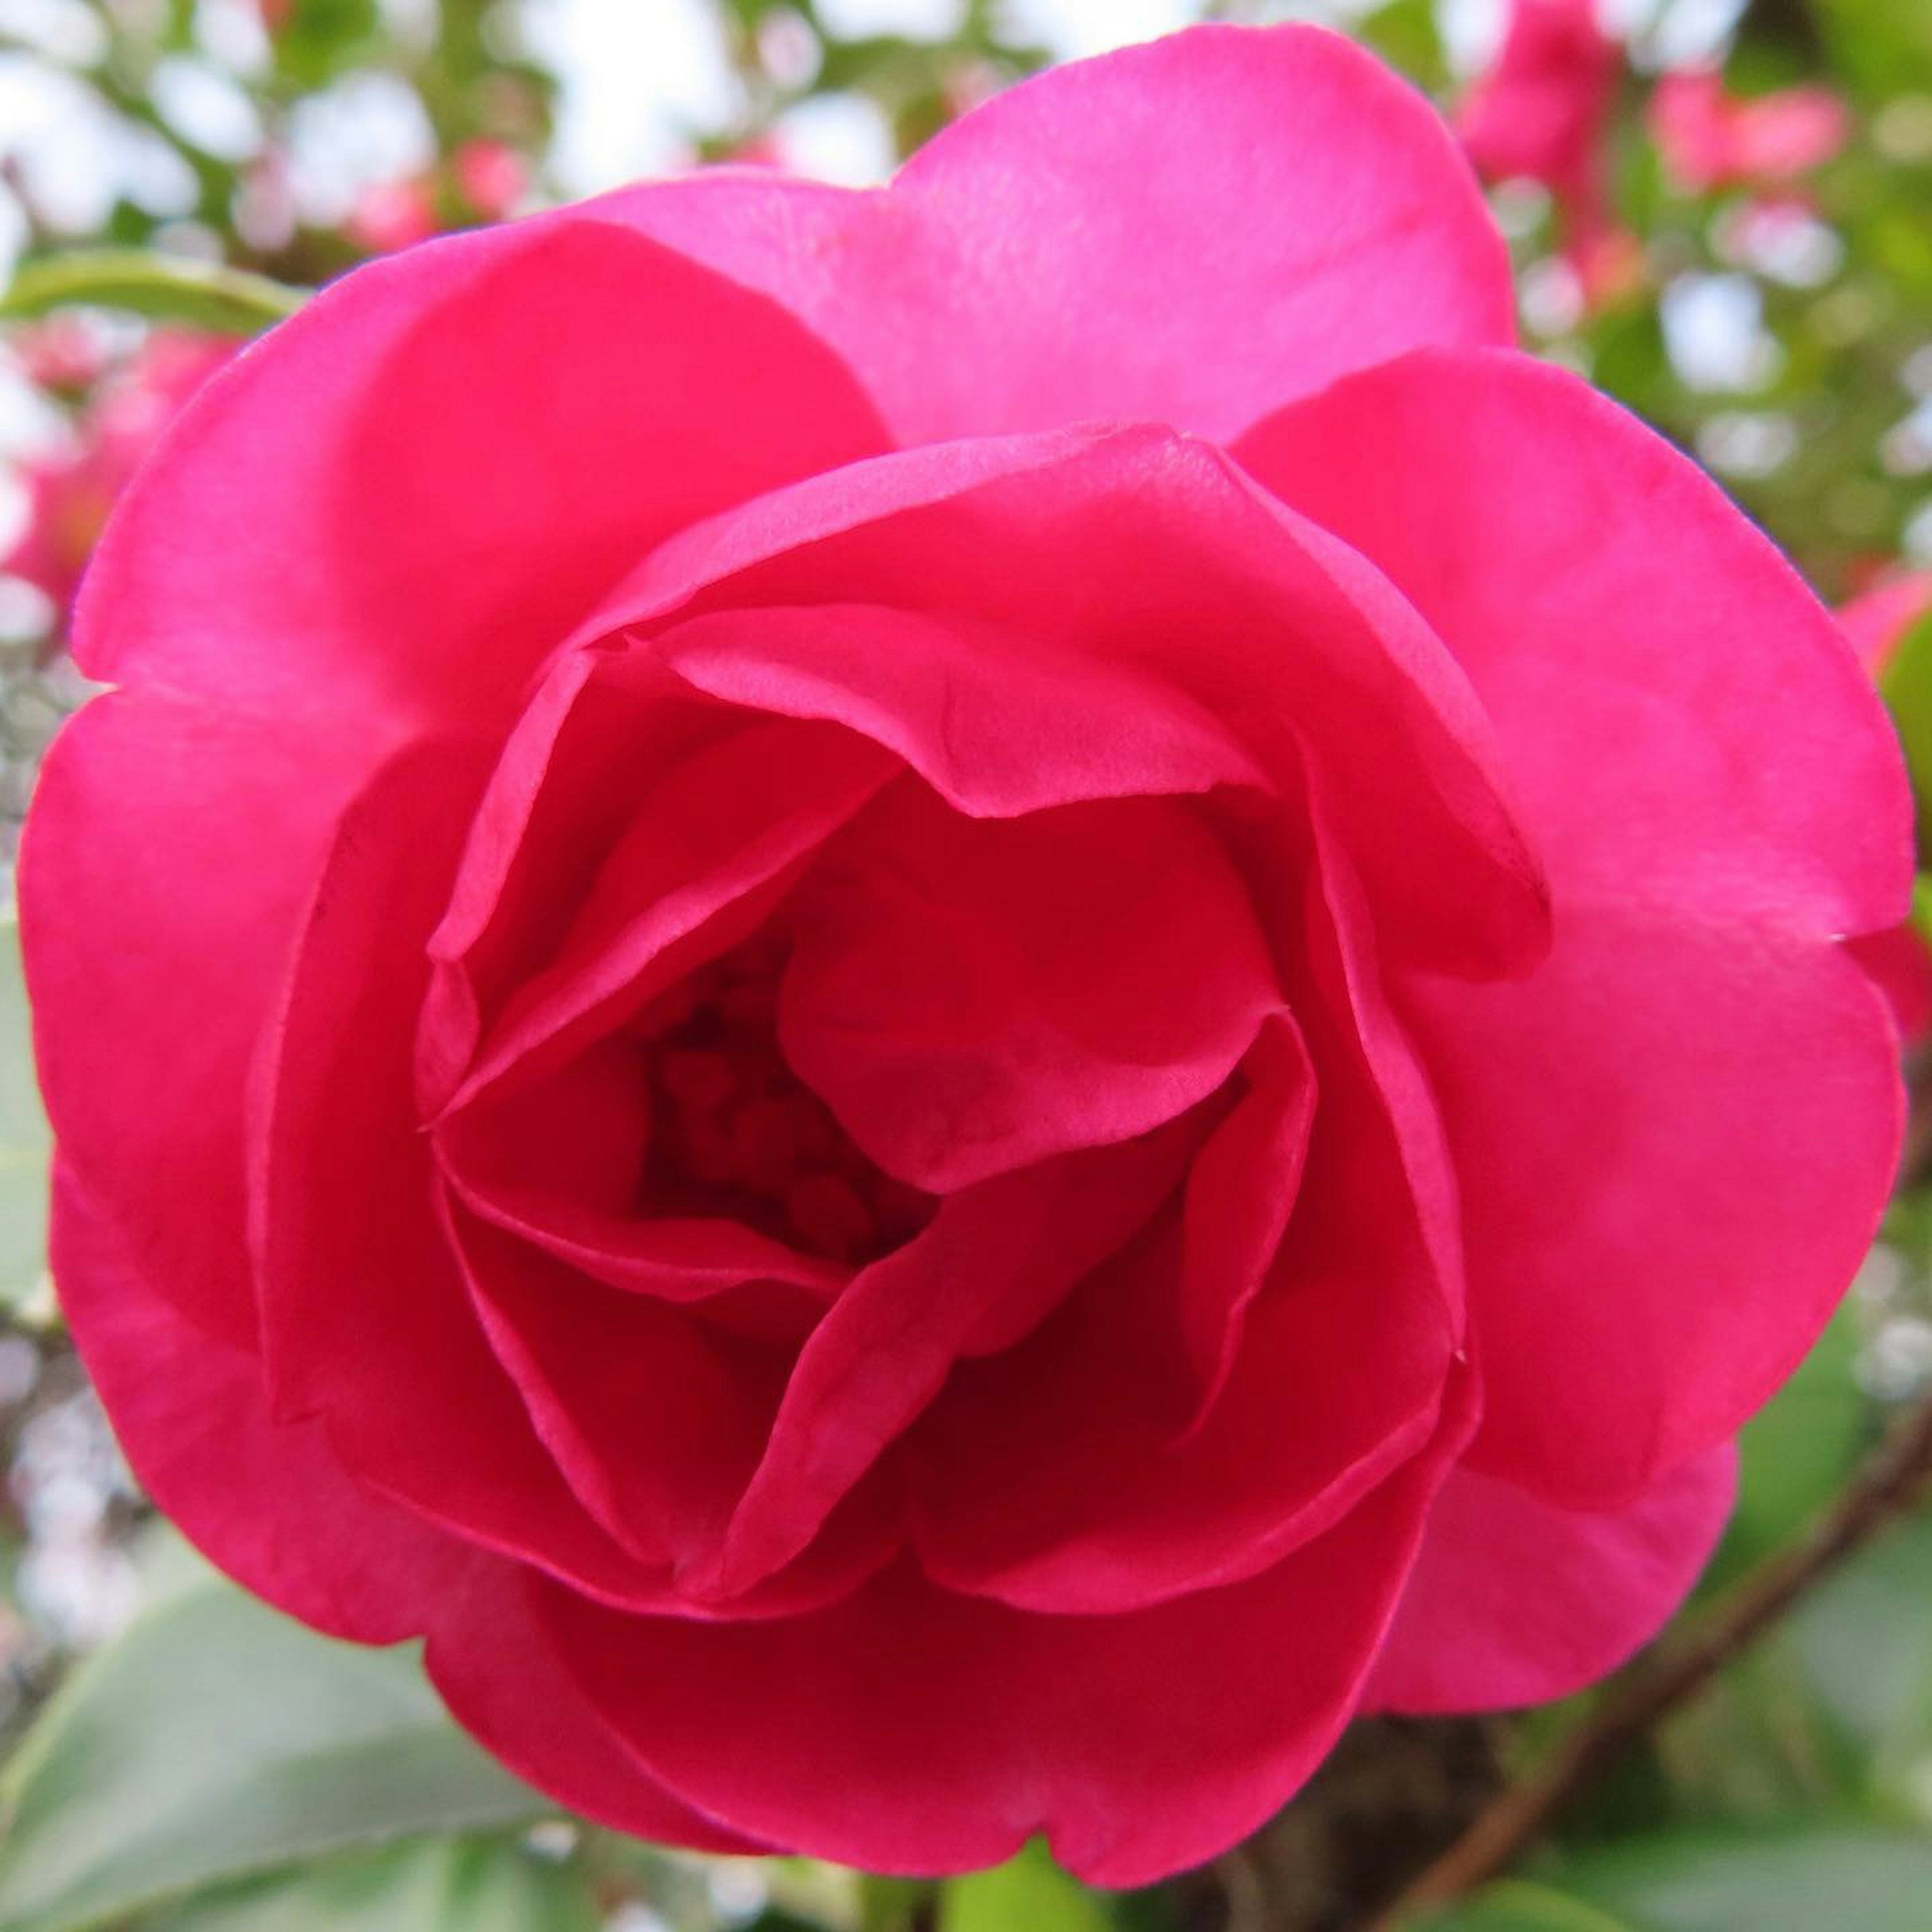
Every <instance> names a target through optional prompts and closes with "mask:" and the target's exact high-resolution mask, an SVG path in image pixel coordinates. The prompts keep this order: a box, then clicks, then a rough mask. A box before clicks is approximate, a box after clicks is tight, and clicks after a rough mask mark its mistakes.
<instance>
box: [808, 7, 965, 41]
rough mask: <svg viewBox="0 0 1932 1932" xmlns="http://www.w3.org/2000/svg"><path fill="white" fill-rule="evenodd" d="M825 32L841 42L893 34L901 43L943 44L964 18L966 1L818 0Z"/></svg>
mask: <svg viewBox="0 0 1932 1932" xmlns="http://www.w3.org/2000/svg"><path fill="white" fill-rule="evenodd" d="M818 17H819V19H820V20H822V21H823V23H825V31H826V32H827V33H828V34H835V35H836V36H837V37H838V38H839V39H840V40H863V39H865V38H868V37H870V36H871V35H872V34H897V35H898V37H900V38H901V39H902V40H948V39H950V37H952V36H953V34H956V33H957V32H958V31H959V28H960V27H961V26H962V23H964V21H965V18H966V3H965V0H818Z"/></svg>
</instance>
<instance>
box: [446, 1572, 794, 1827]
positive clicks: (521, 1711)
mask: <svg viewBox="0 0 1932 1932" xmlns="http://www.w3.org/2000/svg"><path fill="white" fill-rule="evenodd" d="M540 1590H541V1585H540V1584H539V1583H538V1580H537V1579H536V1578H535V1577H532V1575H531V1574H529V1572H528V1571H525V1570H523V1569H521V1568H518V1567H517V1565H514V1564H509V1563H502V1562H495V1563H490V1562H478V1564H477V1565H476V1566H475V1570H474V1571H473V1572H472V1575H471V1577H469V1580H467V1587H466V1588H463V1589H458V1590H453V1591H452V1592H450V1593H449V1595H448V1596H447V1597H446V1598H445V1599H444V1600H443V1602H442V1603H441V1604H440V1605H439V1607H438V1610H437V1616H436V1619H435V1622H434V1628H432V1629H431V1632H430V1638H429V1644H428V1649H427V1651H426V1652H425V1658H424V1661H425V1664H426V1665H427V1666H428V1670H429V1674H430V1678H431V1682H434V1685H436V1688H437V1691H439V1693H440V1694H441V1696H442V1697H443V1702H444V1703H446V1704H447V1705H448V1706H449V1709H450V1711H451V1713H452V1715H453V1716H454V1717H455V1718H456V1720H457V1721H458V1723H459V1724H461V1725H462V1726H463V1727H464V1729H465V1730H468V1731H469V1732H470V1733H472V1736H475V1738H476V1739H478V1742H480V1743H481V1744H482V1745H484V1748H486V1749H487V1750H488V1751H490V1752H492V1753H493V1754H494V1755H495V1756H496V1757H499V1758H501V1759H502V1761H503V1762H504V1763H505V1764H507V1765H508V1766H509V1767H510V1769H511V1770H512V1771H514V1772H516V1773H517V1775H518V1776H519V1777H520V1778H526V1779H527V1780H528V1781H529V1783H531V1784H534V1785H535V1786H536V1787H537V1788H538V1790H542V1791H547V1792H548V1793H550V1795H551V1796H553V1797H554V1798H555V1799H556V1800H557V1802H559V1804H561V1805H565V1806H567V1807H568V1808H569V1809H570V1810H571V1811H574V1812H577V1813H579V1814H580V1815H582V1816H583V1817H586V1818H591V1819H594V1820H595V1821H596V1822H597V1823H598V1824H600V1825H606V1826H609V1827H610V1829H611V1830H613V1831H615V1832H628V1833H630V1834H631V1835H632V1836H634V1837H636V1838H647V1839H649V1840H651V1841H653V1842H654V1843H658V1844H666V1845H682V1846H688V1848H689V1849H691V1850H693V1851H698V1852H727V1853H728V1852H737V1853H745V1852H752V1853H755V1852H764V1851H769V1850H771V1849H774V1847H772V1846H768V1845H764V1844H760V1843H758V1841H757V1840H755V1839H752V1838H745V1836H743V1835H742V1834H741V1833H739V1832H730V1831H727V1830H726V1829H724V1826H721V1825H720V1824H718V1823H717V1822H716V1821H715V1820H713V1819H710V1818H707V1817H705V1816H704V1815H703V1814H702V1813H701V1812H698V1811H693V1810H692V1809H691V1807H690V1806H689V1805H686V1804H685V1803H684V1802H683V1801H682V1799H679V1798H677V1797H675V1796H673V1794H672V1793H670V1792H668V1791H667V1790H665V1789H664V1787H663V1786H662V1785H661V1784H658V1782H657V1781H656V1780H655V1779H654V1778H652V1777H651V1776H650V1775H649V1774H648V1773H647V1772H646V1771H645V1770H644V1769H643V1766H641V1765H640V1764H639V1763H638V1762H637V1759H636V1758H635V1757H634V1756H633V1755H632V1754H631V1752H630V1751H629V1750H628V1749H627V1748H626V1747H625V1744H624V1742H623V1740H622V1739H621V1738H620V1737H619V1736H618V1735H617V1733H616V1732H615V1731H614V1730H613V1729H612V1728H611V1727H610V1725H609V1724H607V1723H606V1722H605V1721H604V1718H602V1717H601V1715H599V1713H598V1709H597V1707H596V1706H595V1704H594V1703H592V1702H591V1701H590V1700H589V1698H587V1697H586V1696H585V1695H584V1694H583V1691H581V1690H580V1688H578V1686H577V1682H576V1680H575V1679H574V1678H572V1676H571V1674H570V1673H569V1672H568V1670H565V1668H564V1666H563V1661H562V1658H560V1657H559V1655H558V1653H557V1649H556V1645H555V1643H553V1642H552V1641H551V1640H550V1635H549V1633H548V1632H547V1631H545V1630H544V1629H543V1628H541V1625H540V1624H539V1623H538V1620H537V1616H536V1613H535V1607H534V1604H533V1599H534V1598H535V1597H536V1596H537V1595H538V1593H539V1592H540ZM506 1656H508V1657H513V1658H514V1659H515V1661H516V1667H515V1668H514V1670H505V1669H504V1668H503V1659H504V1658H505V1657H506Z"/></svg>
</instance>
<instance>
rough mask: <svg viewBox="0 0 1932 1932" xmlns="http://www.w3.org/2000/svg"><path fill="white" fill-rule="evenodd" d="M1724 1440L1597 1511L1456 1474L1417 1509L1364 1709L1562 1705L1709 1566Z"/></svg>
mask: <svg viewBox="0 0 1932 1932" xmlns="http://www.w3.org/2000/svg"><path fill="white" fill-rule="evenodd" d="M1736 1464H1737V1457H1736V1452H1735V1451H1733V1449H1732V1448H1731V1447H1730V1445H1728V1444H1726V1445H1722V1446H1721V1447H1720V1448H1716V1449H1712V1450H1706V1451H1705V1452H1704V1453H1703V1454H1702V1455H1701V1456H1700V1457H1697V1458H1695V1459H1694V1460H1692V1461H1691V1462H1689V1463H1684V1464H1682V1465H1681V1466H1679V1468H1677V1469H1673V1470H1671V1471H1670V1472H1668V1473H1667V1474H1666V1475H1661V1476H1659V1477H1658V1478H1657V1479H1656V1480H1655V1481H1654V1482H1653V1483H1652V1484H1651V1486H1650V1487H1649V1489H1647V1490H1645V1491H1644V1492H1643V1493H1642V1494H1641V1495H1640V1496H1638V1497H1637V1499H1635V1500H1634V1502H1631V1503H1628V1504H1627V1505H1625V1507H1624V1508H1622V1509H1619V1510H1614V1511H1606V1512H1604V1513H1602V1514H1595V1513H1590V1512H1586V1511H1572V1510H1566V1509H1562V1508H1559V1507H1557V1506H1556V1505H1554V1504H1551V1503H1547V1502H1542V1501H1541V1500H1539V1499H1538V1498H1537V1497H1535V1496H1532V1495H1531V1494H1530V1493H1529V1492H1528V1491H1527V1490H1522V1489H1519V1488H1518V1487H1517V1486H1516V1485H1515V1484H1513V1483H1509V1482H1504V1481H1498V1480H1497V1479H1496V1478H1492V1477H1488V1476H1479V1475H1475V1474H1474V1473H1473V1472H1471V1471H1470V1470H1468V1469H1458V1470H1456V1471H1454V1472H1452V1473H1451V1475H1450V1477H1449V1478H1448V1481H1446V1482H1445V1484H1443V1486H1442V1490H1441V1492H1440V1493H1439V1495H1438V1496H1437V1498H1436V1505H1435V1507H1434V1508H1433V1510H1431V1511H1430V1517H1429V1527H1428V1529H1427V1532H1425V1534H1424V1537H1423V1540H1422V1551H1421V1555H1420V1556H1418V1558H1417V1559H1416V1565H1415V1574H1414V1575H1413V1576H1412V1577H1411V1578H1410V1580H1409V1588H1408V1589H1407V1590H1406V1592H1404V1593H1403V1600H1402V1607H1401V1608H1400V1610H1398V1611H1397V1613H1396V1619H1395V1623H1394V1626H1393V1628H1391V1630H1390V1631H1389V1637H1388V1644H1387V1646H1386V1647H1385V1649H1384V1650H1383V1652H1382V1655H1381V1657H1380V1658H1379V1659H1378V1660H1377V1661H1376V1669H1375V1675H1374V1676H1373V1677H1371V1678H1370V1680H1369V1685H1368V1689H1367V1691H1366V1693H1365V1694H1364V1702H1365V1703H1367V1705H1368V1706H1369V1707H1370V1709H1378V1710H1388V1711H1407V1712H1417V1713H1422V1712H1449V1711H1483V1710H1496V1709H1504V1708H1507V1707H1508V1706H1514V1705H1520V1704H1537V1703H1547V1701H1548V1700H1550V1699H1552V1698H1555V1697H1568V1696H1569V1695H1570V1694H1571V1693H1572V1692H1573V1691H1580V1690H1581V1689H1583V1687H1584V1686H1585V1685H1588V1684H1593V1683H1595V1682H1596V1680H1597V1679H1598V1678H1600V1677H1601V1676H1604V1675H1605V1674H1606V1673H1608V1672H1610V1671H1612V1670H1615V1669H1616V1667H1617V1666H1618V1665H1619V1664H1622V1663H1623V1662H1624V1661H1625V1660H1626V1659H1627V1658H1629V1657H1630V1656H1631V1654H1632V1653H1633V1652H1634V1651H1636V1650H1637V1649H1638V1648H1639V1647H1640V1646H1641V1645H1643V1644H1644V1643H1648V1642H1649V1640H1650V1639H1651V1638H1652V1637H1654V1636H1655V1635H1656V1634H1657V1632H1658V1631H1659V1630H1660V1629H1661V1628H1662V1627H1663V1625H1664V1622H1665V1621H1666V1620H1667V1619H1668V1618H1669V1617H1670V1614H1671V1613H1672V1612H1673V1610H1676V1608H1677V1607H1678V1605H1679V1604H1680V1603H1681V1602H1682V1601H1683V1598H1684V1596H1685V1593H1686V1592H1688V1590H1689V1589H1690V1588H1691V1585H1692V1584H1693V1583H1694V1582H1695V1581H1696V1580H1697V1574H1698V1572H1699V1571H1700V1570H1702V1569H1703V1567H1704V1565H1705V1563H1706V1561H1707V1560H1708V1559H1709V1556H1710V1554H1711V1552H1712V1550H1713V1548H1715V1546H1716V1544H1717V1541H1718V1536H1719V1535H1720V1534H1721V1532H1722V1531H1723V1529H1724V1523H1725V1520H1726V1519H1727V1517H1729V1516H1730V1511H1731V1502H1732V1499H1733V1495H1734V1493H1735V1492H1736Z"/></svg>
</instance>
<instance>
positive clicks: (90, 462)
mask: <svg viewBox="0 0 1932 1932" xmlns="http://www.w3.org/2000/svg"><path fill="white" fill-rule="evenodd" d="M235 349H236V344H234V343H233V342H232V341H228V340H227V339H226V338H222V337H217V336H206V335H195V334H192V333H190V332H186V331H183V330H177V329H157V331H156V332H154V334H153V335H151V336H150V337H149V338H148V340H147V341H146V342H145V344H142V347H141V349H140V350H139V353H137V354H136V356H135V357H134V359H133V362H131V363H130V364H129V365H128V366H127V368H126V370H125V371H123V372H122V373H121V374H120V375H119V376H118V377H115V379H113V380H112V381H111V382H110V383H107V385H105V386H104V387H103V388H102V389H101V391H100V392H99V393H98V395H96V396H95V398H94V400H93V401H92V403H91V404H89V406H88V407H87V408H86V410H84V411H83V413H82V415H81V417H80V421H79V422H78V423H77V425H76V440H75V442H74V446H72V447H71V448H70V449H66V450H64V451H62V452H59V453H58V454H57V455H52V456H50V457H47V458H43V459H42V460H40V461H38V462H37V463H33V464H31V465H29V466H28V467H27V469H26V473H25V476H24V479H23V480H24V481H25V482H26V489H27V501H28V511H27V520H26V526H25V528H24V529H23V531H22V532H21V534H20V537H19V538H18V539H17V541H16V542H15V544H14V545H13V549H12V550H10V552H9V553H7V555H6V556H5V558H4V559H0V569H5V571H7V572H8V573H10V574H11V575H13V576H15V577H21V578H23V579H24V580H26V582H27V583H31V584H32V585H33V586H34V588H35V589H37V590H39V591H40V592H43V594H44V595H46V597H48V598H50V599H51V600H52V602H53V603H54V604H55V605H56V606H57V607H58V608H59V609H60V610H62V611H65V610H66V608H67V607H68V604H71V602H72V601H73V598H74V592H75V590H76V589H77V587H78V586H79V584H80V577H81V573H82V571H83V570H84V569H85V568H86V565H87V560H88V558H89V556H91V555H92V553H93V550H94V546H95V542H96V541H97V540H98V538H99V537H100V535H101V530H102V529H103V527H104V526H105V524H106V523H107V517H108V513H109V512H110V511H111V510H112V509H113V507H114V504H115V499H117V498H118V496H120V494H121V491H122V490H124V488H125V487H127V482H128V480H129V478H131V477H132V476H133V474H134V472H135V471H136V469H139V467H140V466H141V463H142V460H143V459H144V458H145V457H146V455H147V454H148V451H149V450H151V449H152V448H153V447H154V444H155V443H157V441H158V440H160V434H161V432H162V431H163V430H164V429H166V428H167V426H168V425H169V423H170V422H172V421H173V420H174V419H175V416H177V415H178V413H179V412H180V410H181V407H182V406H183V405H184V404H185V403H186V402H187V400H188V398H189V397H190V396H191V395H193V393H194V392H195V391H196V389H199V388H200V386H202V383H204V382H205V381H206V380H207V379H208V377H210V376H211V375H212V374H214V371H215V370H216V369H217V368H219V367H220V365H221V364H222V363H223V362H226V360H227V359H228V358H229V356H232V355H233V353H235Z"/></svg>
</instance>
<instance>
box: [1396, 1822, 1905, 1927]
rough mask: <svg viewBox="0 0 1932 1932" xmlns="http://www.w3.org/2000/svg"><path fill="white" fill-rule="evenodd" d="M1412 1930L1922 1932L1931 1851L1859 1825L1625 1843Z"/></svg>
mask: <svg viewBox="0 0 1932 1932" xmlns="http://www.w3.org/2000/svg"><path fill="white" fill-rule="evenodd" d="M1928 1925H1932V1842H1928V1841H1926V1840H1925V1839H1923V1838H1916V1837H1913V1836H1910V1835H1907V1834H1906V1833H1903V1832H1886V1831H1882V1830H1878V1829H1864V1828H1861V1827H1858V1826H1842V1827H1840V1826H1821V1827H1813V1828H1808V1829H1795V1830H1790V1831H1781V1832H1778V1833H1776V1834H1775V1835H1773V1834H1768V1833H1762V1834H1761V1833H1755V1832H1751V1833H1746V1832H1730V1833H1721V1834H1720V1833H1695V1834H1690V1833H1687V1834H1682V1835H1673V1836H1669V1837H1664V1836H1660V1837H1656V1838H1643V1839H1638V1840H1635V1841H1631V1842H1630V1843H1625V1844H1622V1845H1619V1846H1614V1847H1609V1848H1606V1849H1604V1850H1601V1851H1598V1852H1590V1853H1589V1854H1587V1855H1584V1856H1581V1857H1578V1858H1574V1859H1571V1860H1569V1861H1566V1863H1565V1865H1564V1866H1563V1867H1562V1871H1561V1872H1560V1873H1558V1874H1556V1875H1555V1876H1552V1877H1550V1878H1548V1879H1539V1880H1537V1881H1535V1882H1532V1881H1529V1880H1526V1879H1502V1880H1501V1881H1499V1882H1498V1883H1496V1884H1495V1885H1489V1886H1487V1887H1485V1888H1484V1890H1483V1891H1481V1892H1479V1893H1478V1894H1476V1895H1475V1897H1473V1898H1471V1899H1469V1900H1466V1901H1464V1902H1463V1903H1460V1904H1457V1905H1456V1906H1451V1907H1450V1908H1449V1909H1448V1910H1447V1911H1445V1912H1439V1913H1437V1914H1435V1915H1432V1916H1430V1917H1427V1918H1418V1919H1416V1920H1414V1921H1412V1927H1413V1932H1827V1928H1829V1932H1926V1928H1927V1926H1928Z"/></svg>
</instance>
